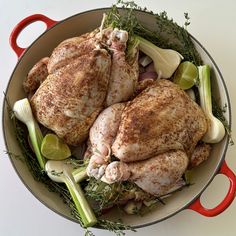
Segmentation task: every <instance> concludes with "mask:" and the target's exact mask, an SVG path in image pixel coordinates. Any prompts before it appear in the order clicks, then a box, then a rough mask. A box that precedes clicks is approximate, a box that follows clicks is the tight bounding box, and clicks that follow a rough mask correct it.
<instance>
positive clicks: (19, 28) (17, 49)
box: [9, 14, 58, 58]
mask: <svg viewBox="0 0 236 236" xmlns="http://www.w3.org/2000/svg"><path fill="white" fill-rule="evenodd" d="M35 21H42V22H44V23H45V24H46V26H47V29H48V28H50V27H52V26H53V25H55V24H56V23H57V22H58V21H54V20H52V19H50V18H48V17H47V16H44V15H42V14H34V15H31V16H28V17H26V18H25V19H23V20H22V21H20V22H19V23H18V24H17V25H16V26H15V27H14V29H13V30H12V32H11V35H10V38H9V42H10V45H11V47H12V49H13V50H14V51H15V53H16V55H17V57H18V58H19V57H20V56H21V55H22V54H23V52H24V51H25V49H26V48H22V47H20V46H18V45H17V38H18V36H19V34H20V33H21V31H22V30H23V29H24V28H25V27H26V26H28V25H29V24H32V23H33V22H35Z"/></svg>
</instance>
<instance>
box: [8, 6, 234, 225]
mask: <svg viewBox="0 0 236 236" xmlns="http://www.w3.org/2000/svg"><path fill="white" fill-rule="evenodd" d="M106 10H107V9H97V10H91V11H87V12H83V13H80V14H77V15H74V16H72V17H69V18H67V19H65V20H62V21H60V22H58V21H54V20H52V19H50V18H48V17H46V16H44V15H41V14H35V15H32V16H29V17H26V18H25V19H23V20H22V21H21V22H20V23H19V24H17V25H16V27H15V28H14V29H13V31H12V33H11V36H10V44H11V47H12V49H13V50H14V51H15V53H16V55H17V57H18V63H17V65H16V67H15V69H14V71H13V73H12V75H11V78H10V80H9V83H8V86H7V89H6V96H7V97H8V99H9V101H10V104H14V102H15V101H16V100H19V99H21V98H24V97H25V96H26V95H25V94H24V91H23V89H22V82H23V79H24V78H25V77H26V75H27V73H28V71H29V70H30V69H31V68H32V66H33V65H34V64H35V63H36V62H37V61H38V60H39V59H41V58H42V57H44V56H49V55H50V54H51V52H52V50H53V49H54V48H55V47H56V46H57V45H58V44H59V43H60V42H61V41H63V40H64V39H67V38H70V37H74V36H78V35H80V34H82V33H85V32H89V31H91V30H93V29H94V28H96V27H97V26H98V25H99V22H101V18H102V14H103V13H104V11H106ZM137 14H138V18H139V19H140V21H142V23H143V24H144V25H146V26H149V27H150V28H154V27H155V19H154V17H153V16H152V15H150V14H148V13H145V12H138V13H137ZM35 21H42V22H44V23H45V24H46V26H47V30H46V32H44V33H43V34H42V35H41V36H40V37H38V38H37V39H36V40H35V41H34V42H33V43H32V44H31V45H30V46H29V47H28V48H21V47H19V46H18V45H17V37H18V36H19V34H20V33H21V31H22V30H23V29H24V28H25V27H26V26H27V25H29V24H31V23H33V22H35ZM191 37H192V36H191ZM192 41H193V42H194V44H195V46H196V49H197V50H198V52H199V53H200V55H201V57H202V59H203V61H204V63H208V64H210V65H211V67H212V68H213V71H214V73H213V78H212V81H213V83H212V84H213V86H212V90H213V91H212V92H213V96H214V97H215V98H217V99H218V100H219V103H220V105H224V104H226V105H227V111H226V113H225V117H226V119H227V120H228V122H229V124H230V125H231V108H230V100H229V94H228V92H227V88H226V85H225V83H224V80H223V77H222V74H221V73H220V70H219V68H218V67H217V65H216V63H215V62H214V60H213V58H212V57H211V56H210V55H209V53H208V52H207V51H206V49H205V48H204V47H203V46H202V45H201V44H200V43H199V42H198V41H197V40H196V39H195V38H193V37H192ZM3 128H4V130H3V133H4V137H5V143H6V147H7V150H8V151H9V152H13V153H17V154H18V153H21V150H20V148H19V146H18V143H17V140H16V137H15V135H14V131H13V129H12V126H11V121H10V119H9V117H8V113H7V110H6V104H4V112H3ZM228 142H229V138H228V137H227V136H226V137H225V138H224V139H223V140H222V141H221V142H220V143H217V144H214V145H213V148H212V152H211V156H210V158H209V159H208V160H207V161H206V162H204V163H203V164H201V165H200V166H199V167H197V168H195V169H194V170H193V176H192V181H193V182H194V184H193V185H192V186H190V187H189V188H185V189H183V190H182V191H179V192H177V193H176V194H174V195H173V196H171V197H170V198H168V199H166V205H164V206H162V205H160V207H158V209H157V210H155V211H153V212H150V213H149V214H147V215H145V216H143V217H140V216H124V217H123V219H122V220H123V221H124V223H127V224H130V225H132V226H134V227H136V228H138V227H144V226H147V225H150V224H154V223H157V222H159V221H162V220H165V219H167V218H168V217H170V216H173V215H174V214H176V213H178V212H180V211H182V210H184V209H191V210H193V211H196V212H198V213H199V214H202V215H204V216H207V217H213V216H216V215H218V214H220V213H221V212H223V211H224V210H225V209H226V208H227V207H228V206H229V205H230V204H231V203H232V201H233V200H234V197H235V189H236V179H235V175H234V173H233V172H232V171H231V170H230V169H229V167H228V166H227V164H226V162H225V155H226V151H227V147H228ZM10 158H11V157H10ZM11 162H12V164H13V167H14V168H15V170H16V172H17V173H18V175H19V177H20V178H21V180H22V182H23V183H24V184H25V186H26V187H27V188H28V189H29V190H30V191H31V192H32V194H33V195H34V196H35V197H36V198H37V199H39V200H40V201H41V202H42V203H43V204H44V205H46V206H47V207H49V208H50V209H51V210H53V211H55V212H56V213H58V214H60V215H62V216H63V217H66V218H68V219H70V220H72V221H76V219H74V218H73V216H71V214H70V209H69V208H68V207H67V206H66V205H65V204H64V203H63V202H62V200H61V199H60V197H59V196H58V195H56V194H55V193H52V192H49V191H48V190H47V188H46V187H45V186H44V185H43V184H42V183H40V182H37V181H35V180H34V179H33V177H32V175H31V173H30V171H29V170H28V168H27V166H26V165H25V164H24V163H22V162H21V161H19V160H17V159H14V158H11ZM218 174H222V175H225V176H227V178H228V179H229V182H230V185H229V189H228V192H227V194H226V196H225V197H224V199H223V201H222V202H221V203H219V204H218V205H217V206H216V207H214V208H212V209H207V208H205V207H204V206H203V205H202V204H201V201H200V197H201V194H202V193H203V191H204V190H205V189H206V187H207V186H208V185H209V184H210V182H211V181H212V180H213V178H214V177H215V176H216V175H218ZM115 215H116V214H115V213H114V212H110V213H109V214H108V216H107V217H109V219H112V218H113V219H114V220H115V218H116V216H115Z"/></svg>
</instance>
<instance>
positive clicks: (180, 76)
mask: <svg viewBox="0 0 236 236" xmlns="http://www.w3.org/2000/svg"><path fill="white" fill-rule="evenodd" d="M197 78H198V69H197V67H196V66H195V65H194V64H193V63H192V62H189V61H184V62H182V63H181V64H180V65H179V66H178V68H177V70H176V72H175V74H174V79H173V82H174V83H176V84H178V85H179V86H180V88H182V89H184V90H186V89H190V88H191V87H193V85H194V84H195V82H196V80H197Z"/></svg>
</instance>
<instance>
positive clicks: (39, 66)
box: [23, 57, 49, 93]
mask: <svg viewBox="0 0 236 236" xmlns="http://www.w3.org/2000/svg"><path fill="white" fill-rule="evenodd" d="M48 60H49V58H48V57H44V58H42V59H41V60H40V61H39V62H37V63H36V64H35V65H34V66H33V68H32V69H31V70H30V71H29V73H28V75H27V77H26V80H25V81H24V82H23V88H24V90H25V92H26V93H30V92H31V93H32V92H35V91H36V90H37V89H38V87H39V86H40V85H41V84H42V82H43V81H44V80H45V79H46V78H47V76H48V70H47V65H48Z"/></svg>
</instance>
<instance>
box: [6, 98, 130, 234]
mask: <svg viewBox="0 0 236 236" xmlns="http://www.w3.org/2000/svg"><path fill="white" fill-rule="evenodd" d="M5 101H6V105H7V110H8V115H9V118H10V119H11V121H12V126H13V129H14V132H15V136H16V139H17V141H18V143H19V147H20V149H21V154H15V153H13V152H11V151H7V153H8V154H9V156H10V157H11V158H16V159H17V160H21V161H24V163H25V164H26V165H27V167H28V169H29V171H30V172H31V174H32V176H33V178H34V179H35V180H36V181H38V182H41V183H43V184H44V185H45V186H46V188H47V189H48V191H50V192H55V193H57V194H58V195H59V196H60V197H61V199H62V202H63V203H65V204H66V205H67V206H68V207H69V208H70V209H71V215H72V216H73V217H74V218H75V219H76V220H77V222H78V223H79V224H80V225H81V227H83V228H85V227H84V225H83V222H82V220H81V218H80V215H79V213H78V211H77V209H76V206H75V204H74V202H73V199H72V198H71V195H70V193H69V191H68V189H67V188H66V186H65V185H64V184H62V183H57V182H54V181H52V180H51V179H50V178H49V177H48V176H47V173H46V172H45V171H42V170H41V168H40V166H39V164H38V161H37V158H36V157H35V155H34V153H33V152H32V150H31V148H30V145H29V143H28V132H27V129H26V128H25V127H24V126H23V125H22V123H21V122H20V121H19V120H17V119H16V118H15V116H14V113H13V112H12V108H11V105H10V103H9V101H8V99H7V97H5ZM68 164H72V165H76V166H83V165H86V163H82V161H81V160H74V161H72V160H69V162H68ZM54 174H55V175H61V174H62V173H56V172H55V173H54ZM96 226H97V227H99V228H103V229H107V230H109V231H112V232H114V233H115V234H116V235H117V236H121V235H124V232H123V231H124V230H133V229H132V227H130V226H127V225H125V224H123V223H122V222H112V221H109V220H106V219H99V221H98V224H97V225H96ZM85 230H86V231H85V235H89V236H92V235H93V233H92V231H91V230H89V229H85Z"/></svg>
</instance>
